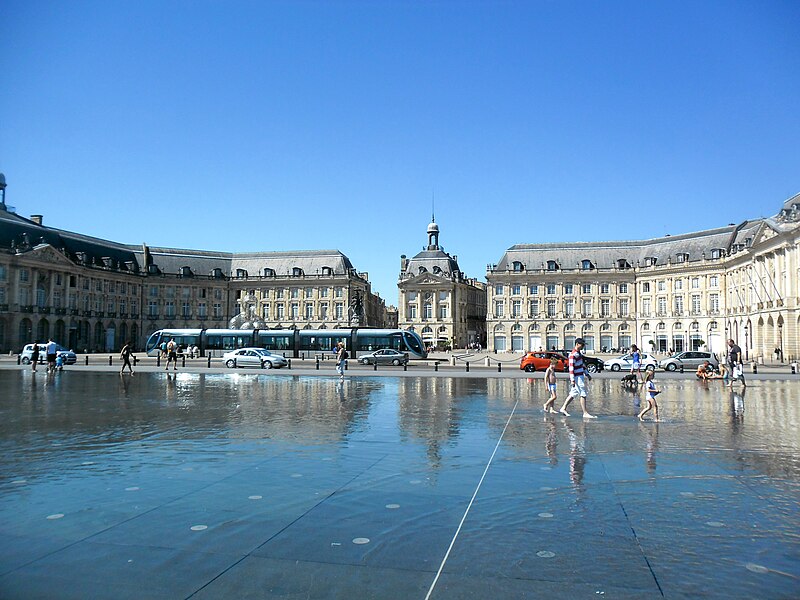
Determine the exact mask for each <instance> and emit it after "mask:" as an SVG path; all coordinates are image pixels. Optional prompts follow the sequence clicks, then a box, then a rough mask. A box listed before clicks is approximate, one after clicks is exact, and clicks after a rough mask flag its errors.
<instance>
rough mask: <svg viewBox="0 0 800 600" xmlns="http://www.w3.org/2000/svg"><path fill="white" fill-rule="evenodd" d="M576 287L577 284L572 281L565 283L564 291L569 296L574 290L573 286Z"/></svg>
mask: <svg viewBox="0 0 800 600" xmlns="http://www.w3.org/2000/svg"><path fill="white" fill-rule="evenodd" d="M574 287H575V286H573V285H572V284H571V283H565V284H564V293H565V294H566V295H567V296H571V295H572V294H573V291H572V290H573V288H574Z"/></svg>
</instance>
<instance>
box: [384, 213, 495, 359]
mask: <svg viewBox="0 0 800 600" xmlns="http://www.w3.org/2000/svg"><path fill="white" fill-rule="evenodd" d="M397 287H398V288H399V296H400V304H399V305H398V321H399V326H400V327H402V328H403V329H412V330H414V331H416V332H417V333H418V334H419V335H420V336H421V337H422V340H423V341H424V342H425V343H426V345H431V346H435V345H438V346H440V347H444V346H453V347H456V348H464V347H466V346H467V344H471V343H473V342H480V343H482V344H483V343H485V339H486V337H485V332H486V329H485V320H486V316H485V315H486V290H485V287H484V285H483V284H482V283H480V282H478V281H476V280H475V279H468V278H466V277H465V276H464V273H462V272H461V269H459V267H458V257H457V256H451V255H450V254H448V253H447V252H445V251H444V248H442V247H440V246H439V226H438V225H437V224H436V223H435V222H433V221H432V222H431V223H430V225H428V245H427V246H426V247H425V248H424V249H423V250H422V252H420V253H419V254H417V255H416V256H414V258H412V259H407V258H406V257H405V255H403V256H401V257H400V278H399V281H398V283H397Z"/></svg>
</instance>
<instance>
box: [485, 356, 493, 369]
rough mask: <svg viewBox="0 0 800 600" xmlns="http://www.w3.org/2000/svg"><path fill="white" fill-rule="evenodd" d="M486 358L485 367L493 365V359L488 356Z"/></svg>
mask: <svg viewBox="0 0 800 600" xmlns="http://www.w3.org/2000/svg"><path fill="white" fill-rule="evenodd" d="M485 360H486V364H485V365H484V366H485V367H491V366H492V363H491V360H492V359H491V358H489V357H488V356H487V357H486V359H485Z"/></svg>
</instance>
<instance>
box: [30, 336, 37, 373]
mask: <svg viewBox="0 0 800 600" xmlns="http://www.w3.org/2000/svg"><path fill="white" fill-rule="evenodd" d="M38 362H39V344H37V343H36V342H33V348H31V368H32V369H33V371H36V365H37V363H38Z"/></svg>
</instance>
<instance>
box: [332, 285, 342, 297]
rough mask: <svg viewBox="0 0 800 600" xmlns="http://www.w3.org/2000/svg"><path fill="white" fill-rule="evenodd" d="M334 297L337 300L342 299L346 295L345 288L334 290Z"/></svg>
mask: <svg viewBox="0 0 800 600" xmlns="http://www.w3.org/2000/svg"><path fill="white" fill-rule="evenodd" d="M333 295H334V297H336V298H341V297H342V296H343V295H344V288H342V287H336V288H334V289H333Z"/></svg>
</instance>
